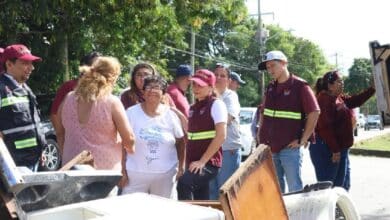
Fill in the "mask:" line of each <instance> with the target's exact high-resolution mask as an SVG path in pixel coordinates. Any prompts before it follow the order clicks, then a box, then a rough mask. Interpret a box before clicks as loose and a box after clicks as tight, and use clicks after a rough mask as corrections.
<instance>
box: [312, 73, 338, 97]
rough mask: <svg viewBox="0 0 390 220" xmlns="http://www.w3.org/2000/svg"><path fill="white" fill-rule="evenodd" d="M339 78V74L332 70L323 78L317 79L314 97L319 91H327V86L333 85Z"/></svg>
mask: <svg viewBox="0 0 390 220" xmlns="http://www.w3.org/2000/svg"><path fill="white" fill-rule="evenodd" d="M339 76H340V74H339V72H338V71H337V70H333V71H329V72H327V73H325V74H324V76H323V77H321V78H318V79H317V82H316V86H315V90H316V95H318V94H319V93H320V92H321V91H328V89H329V88H328V84H329V83H330V84H333V83H334V82H335V81H336V80H337V79H339V78H340V77H339Z"/></svg>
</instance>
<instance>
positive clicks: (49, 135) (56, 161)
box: [39, 120, 61, 171]
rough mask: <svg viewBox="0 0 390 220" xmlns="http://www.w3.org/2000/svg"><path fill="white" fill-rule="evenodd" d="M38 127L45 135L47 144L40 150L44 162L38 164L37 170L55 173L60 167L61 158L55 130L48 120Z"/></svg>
mask: <svg viewBox="0 0 390 220" xmlns="http://www.w3.org/2000/svg"><path fill="white" fill-rule="evenodd" d="M40 125H41V129H42V130H43V132H44V133H45V137H46V142H47V144H46V146H44V147H43V149H42V158H44V161H43V163H42V164H40V166H39V170H40V171H56V170H58V169H59V168H60V166H61V157H60V150H59V147H58V143H57V136H56V133H55V130H54V128H53V125H52V124H51V122H50V121H49V120H45V121H42V122H41V124H40Z"/></svg>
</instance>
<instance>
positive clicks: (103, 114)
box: [61, 92, 121, 170]
mask: <svg viewBox="0 0 390 220" xmlns="http://www.w3.org/2000/svg"><path fill="white" fill-rule="evenodd" d="M110 96H111V97H107V98H105V99H102V100H98V101H96V102H95V103H94V104H93V106H92V108H91V112H90V115H89V119H88V121H87V122H86V123H83V124H81V123H80V122H79V119H78V114H77V100H76V96H75V94H74V92H72V93H70V94H69V96H68V97H67V98H66V99H65V101H64V106H63V108H62V113H61V116H62V124H63V126H64V128H65V142H64V152H63V156H62V160H63V162H62V164H66V163H67V162H69V161H70V160H71V159H72V158H74V157H75V156H76V155H77V154H79V153H80V152H81V151H83V150H88V151H91V153H92V156H93V158H94V162H95V168H96V169H110V170H112V169H115V170H120V168H121V144H120V138H119V135H118V132H117V129H116V127H115V125H114V121H113V119H112V116H111V103H112V101H110V100H112V99H117V97H115V96H113V95H110Z"/></svg>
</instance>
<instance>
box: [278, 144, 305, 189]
mask: <svg viewBox="0 0 390 220" xmlns="http://www.w3.org/2000/svg"><path fill="white" fill-rule="evenodd" d="M302 157H303V153H302V147H299V148H283V149H282V150H281V151H280V152H279V153H273V154H272V159H273V162H274V165H275V170H276V175H277V177H278V181H279V186H280V190H281V191H282V193H285V192H286V189H285V188H286V186H285V185H286V183H285V182H286V181H285V178H286V180H287V185H288V191H289V192H295V191H299V190H302V189H303V185H302V176H301V168H302Z"/></svg>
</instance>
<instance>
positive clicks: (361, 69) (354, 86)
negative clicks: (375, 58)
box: [344, 58, 372, 94]
mask: <svg viewBox="0 0 390 220" xmlns="http://www.w3.org/2000/svg"><path fill="white" fill-rule="evenodd" d="M348 72H349V75H348V77H347V78H346V79H345V81H344V84H345V88H344V91H345V92H346V93H348V94H357V93H359V92H360V91H362V90H363V89H365V88H368V87H369V86H370V83H371V80H372V76H371V62H370V60H369V59H366V58H356V59H354V61H353V64H352V66H351V68H349V70H348Z"/></svg>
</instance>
